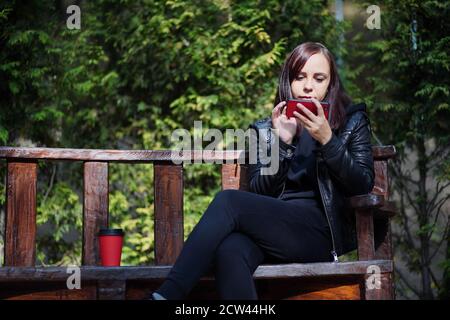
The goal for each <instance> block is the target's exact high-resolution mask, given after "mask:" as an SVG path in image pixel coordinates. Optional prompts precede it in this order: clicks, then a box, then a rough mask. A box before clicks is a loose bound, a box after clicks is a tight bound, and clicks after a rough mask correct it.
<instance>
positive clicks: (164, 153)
mask: <svg viewBox="0 0 450 320" xmlns="http://www.w3.org/2000/svg"><path fill="white" fill-rule="evenodd" d="M372 152H373V157H374V159H375V160H383V159H389V158H392V157H394V156H395V155H396V150H395V147H394V146H374V147H372ZM244 154H245V151H243V150H237V151H229V150H223V151H220V150H217V151H211V150H204V151H201V150H200V151H195V152H194V151H192V150H185V151H183V152H181V153H180V152H178V151H172V150H102V149H69V148H24V147H20V148H17V147H8V146H4V147H0V158H16V159H18V158H20V159H48V160H79V161H121V162H137V161H144V162H145V161H163V160H172V159H177V160H188V159H191V158H192V159H194V158H198V159H200V158H201V157H203V159H205V160H210V161H212V160H218V159H229V160H231V159H242V157H244V156H245V155H244Z"/></svg>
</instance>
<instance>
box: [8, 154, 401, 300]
mask: <svg viewBox="0 0 450 320" xmlns="http://www.w3.org/2000/svg"><path fill="white" fill-rule="evenodd" d="M373 156H374V162H375V174H376V176H375V187H374V189H373V191H372V193H371V194H368V195H363V196H357V197H353V198H350V199H348V200H349V204H350V206H352V207H353V208H354V209H355V210H356V218H357V235H358V258H359V260H360V261H361V262H364V261H372V264H373V263H378V265H380V266H381V267H382V272H383V274H382V276H383V277H384V278H383V280H385V281H386V282H387V283H388V284H389V285H388V288H387V289H385V290H384V291H379V292H374V293H367V292H366V293H364V296H365V298H367V299H377V298H392V297H393V295H394V292H393V288H392V282H393V279H392V243H391V238H390V237H391V234H390V223H389V218H390V217H391V216H392V215H393V214H394V213H395V207H394V206H393V204H392V203H391V202H390V201H389V200H388V196H389V190H388V187H389V186H388V177H387V173H388V172H387V162H388V160H389V159H390V158H392V157H394V156H395V148H394V147H393V146H378V147H373ZM245 157H246V154H245V152H244V151H216V152H213V151H188V152H186V151H185V152H175V151H152V150H140V151H139V150H138V151H129V150H88V149H51V148H10V147H0V159H2V158H3V159H6V161H7V186H6V193H7V196H6V221H5V224H6V234H5V259H4V261H5V263H4V265H5V266H4V268H0V282H1V281H6V278H7V275H8V274H11V273H12V272H13V271H14V270H13V269H5V267H6V268H7V267H34V266H35V256H36V188H37V185H36V183H37V161H39V160H48V161H83V164H84V165H83V170H84V175H83V179H84V181H83V182H84V183H83V237H82V238H83V240H82V250H83V251H82V252H83V253H82V264H83V266H86V268H88V266H98V265H99V264H100V261H99V253H98V248H97V238H96V234H97V232H98V231H99V229H100V228H101V227H106V226H108V191H109V181H108V166H109V163H110V162H123V163H153V165H154V166H153V167H154V192H155V194H154V199H155V200H154V201H155V205H154V210H155V212H154V237H155V238H154V242H155V264H156V266H164V265H165V266H168V265H171V264H173V263H174V261H175V260H176V258H177V256H178V255H179V253H180V251H181V248H182V246H183V239H184V234H183V165H182V164H175V163H174V161H173V160H179V161H181V160H193V161H194V160H203V161H204V162H213V161H217V162H219V163H222V164H221V166H222V170H221V173H222V189H240V190H248V184H247V174H246V168H247V165H245V164H242V165H241V164H239V163H243V160H245ZM238 160H240V161H238ZM238 162H239V163H238ZM340 265H342V269H339V268H340ZM366 267H367V266H366V263H361V264H337V265H333V264H332V263H329V264H324V263H322V264H320V270H318V269H316V271H317V272H319V271H320V272H319V273H320V274H321V275H325V274H328V275H338V274H340V272H343V273H344V274H345V273H346V272H347V273H346V274H351V273H352V272H353V273H352V274H359V275H362V274H363V271H364V268H366ZM144 268H145V267H144ZM295 268H296V269H295ZM2 269H3V270H2ZM312 269H313V268H312V267H310V266H309V265H307V264H306V265H303V266H301V265H297V266H292V268H291V269H286V268H284V269H283V268H282V267H281V268H280V267H279V266H277V265H275V266H271V267H267V268H258V270H257V271H256V272H255V274H256V275H259V276H261V277H268V278H270V277H273V278H277V277H281V275H283V274H284V275H285V277H289V276H292V275H293V274H296V275H297V276H301V275H303V276H305V275H308V274H311V270H312ZM33 270H34V269H33ZM33 270H30V269H26V270H24V271H23V272H24V274H28V275H30V274H31V273H33ZM89 270H90V269H86V272H87V274H89V272H91V273H90V274H91V275H92V276H93V277H94V274H102V271H101V270H100V271H98V270H97V273H95V272H93V271H89ZM280 270H282V271H280ZM302 270H303V271H302ZM308 270H309V271H308ZM339 270H340V271H339ZM41 272H42V271H41ZM115 272H119V273H120V271H115ZM127 272H128V273H127ZM129 272H130V271H123V274H128V275H129V276H130V277H131V278H132V276H131V275H130V274H129ZM155 272H156V273H153V274H149V273H148V272H147V277H152V276H153V275H155V274H159V275H160V276H161V273H160V272H159V271H157V270H156V271H155ZM158 272H159V273H158ZM277 272H278V273H279V275H278V276H277V275H276V274H277ZM308 272H309V273H308ZM2 275H3V276H2ZM53 275H54V274H53ZM135 276H136V274H135ZM17 277H18V279H19V278H20V276H19V275H18V273H17ZM20 279H22V280H24V279H25V278H23V277H22V278H20Z"/></svg>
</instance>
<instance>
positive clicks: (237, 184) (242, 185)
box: [222, 163, 248, 190]
mask: <svg viewBox="0 0 450 320" xmlns="http://www.w3.org/2000/svg"><path fill="white" fill-rule="evenodd" d="M226 189H236V190H248V179H247V166H246V165H242V164H237V163H236V164H234V163H232V164H223V165H222V190H226Z"/></svg>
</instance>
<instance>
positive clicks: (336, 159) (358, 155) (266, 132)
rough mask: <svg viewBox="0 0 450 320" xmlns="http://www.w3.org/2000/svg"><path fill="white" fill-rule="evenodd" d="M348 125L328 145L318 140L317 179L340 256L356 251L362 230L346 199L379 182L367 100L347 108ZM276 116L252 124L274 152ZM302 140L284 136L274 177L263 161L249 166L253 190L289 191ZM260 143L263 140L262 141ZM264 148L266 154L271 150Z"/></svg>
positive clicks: (265, 192) (336, 253)
mask: <svg viewBox="0 0 450 320" xmlns="http://www.w3.org/2000/svg"><path fill="white" fill-rule="evenodd" d="M346 110H347V112H346V115H347V120H346V123H345V124H344V125H343V126H342V127H341V128H340V129H338V130H332V132H333V135H332V138H331V140H330V141H329V142H328V143H326V144H325V145H323V146H322V145H321V144H320V143H319V142H317V141H316V143H317V147H316V151H315V153H316V168H317V180H318V185H319V190H320V195H321V200H322V203H323V207H324V209H325V213H326V216H327V218H328V223H329V227H330V230H331V236H332V242H333V251H334V252H333V251H332V252H331V256H330V259H331V257H333V258H334V261H335V262H337V261H338V259H337V257H338V256H339V255H342V254H344V253H347V252H349V251H351V250H354V249H356V246H357V245H356V228H355V216H354V211H353V210H352V209H351V208H349V207H348V206H347V201H346V198H348V197H351V196H354V195H360V194H367V193H370V192H371V191H372V189H373V186H374V164H373V155H372V145H371V141H370V138H371V129H370V121H369V118H368V116H367V113H366V105H365V104H364V103H360V104H356V105H351V106H349V107H347V109H346ZM271 127H272V121H271V118H270V117H267V118H264V119H261V120H258V121H256V122H255V123H253V124H251V125H250V128H253V129H255V130H254V131H253V132H256V133H257V135H256V139H257V140H256V141H258V142H259V140H258V139H261V138H263V139H264V140H265V141H266V147H267V149H268V150H269V151H268V152H267V153H268V154H270V150H271V146H272V145H274V133H273V132H272V131H271V130H270V128H271ZM295 145H296V142H295V140H294V142H293V144H292V145H289V144H286V143H284V142H283V141H281V139H280V140H279V169H278V172H276V173H275V174H272V175H263V174H261V168H262V167H267V166H269V165H263V164H261V161H260V157H259V156H258V157H257V163H256V164H250V165H249V189H250V191H251V192H254V193H258V194H263V195H268V196H272V197H278V198H279V197H280V196H281V194H282V193H283V191H284V185H285V181H286V175H287V172H288V169H289V165H290V161H291V160H292V158H293V156H294V151H295ZM258 146H260V145H259V143H258ZM258 149H259V151H261V152H266V150H260V147H258ZM262 154H263V153H262Z"/></svg>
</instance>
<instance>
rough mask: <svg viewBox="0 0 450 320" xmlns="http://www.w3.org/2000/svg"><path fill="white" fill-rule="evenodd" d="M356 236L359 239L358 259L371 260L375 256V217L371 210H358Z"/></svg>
mask: <svg viewBox="0 0 450 320" xmlns="http://www.w3.org/2000/svg"><path fill="white" fill-rule="evenodd" d="M356 234H357V238H358V259H359V260H371V259H373V258H374V256H375V245H374V232H373V215H372V214H370V210H365V209H358V210H356Z"/></svg>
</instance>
